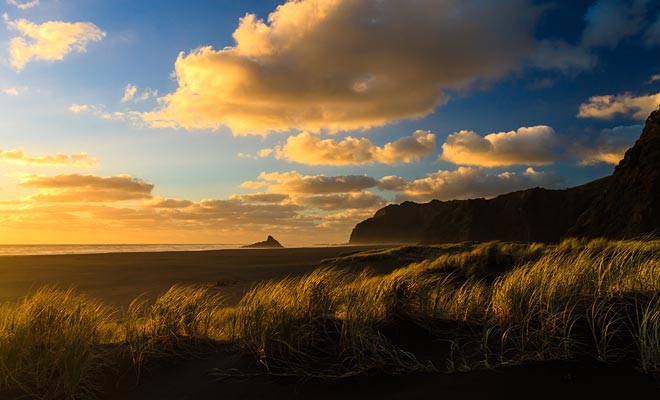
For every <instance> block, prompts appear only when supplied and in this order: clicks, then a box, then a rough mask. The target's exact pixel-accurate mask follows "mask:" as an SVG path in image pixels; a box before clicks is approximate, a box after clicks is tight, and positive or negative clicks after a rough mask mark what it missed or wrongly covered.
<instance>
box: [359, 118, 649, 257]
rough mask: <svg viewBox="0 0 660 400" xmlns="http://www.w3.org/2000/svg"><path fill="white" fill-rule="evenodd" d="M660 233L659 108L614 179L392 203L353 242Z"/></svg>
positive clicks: (538, 239)
mask: <svg viewBox="0 0 660 400" xmlns="http://www.w3.org/2000/svg"><path fill="white" fill-rule="evenodd" d="M658 233H660V110H658V111H655V112H653V113H652V114H651V115H650V116H649V118H648V119H647V121H646V126H645V128H644V130H643V132H642V135H641V137H640V138H639V140H637V142H636V143H635V145H634V146H633V147H632V148H631V149H629V150H628V151H627V152H626V155H625V157H624V159H623V160H622V161H621V162H620V163H619V165H618V166H617V167H616V168H615V170H614V173H613V174H612V175H611V176H608V177H605V178H602V179H598V180H596V181H593V182H590V183H587V184H585V185H582V186H577V187H573V188H569V189H563V190H549V189H542V188H534V189H528V190H523V191H518V192H513V193H508V194H504V195H501V196H497V197H495V198H492V199H471V200H452V201H438V200H433V201H431V202H429V203H425V204H418V203H413V202H404V203H402V204H400V205H389V206H387V207H385V208H383V209H381V210H379V211H378V212H376V214H375V215H374V216H373V217H372V218H369V219H367V220H365V221H362V222H360V223H359V224H357V226H356V227H355V228H354V229H353V232H352V233H351V239H350V242H351V243H420V242H421V243H428V244H430V243H451V242H462V241H487V240H506V241H525V242H556V241H559V240H561V239H562V238H565V237H605V238H612V239H622V238H632V237H638V236H642V235H652V234H658Z"/></svg>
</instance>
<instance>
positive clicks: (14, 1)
mask: <svg viewBox="0 0 660 400" xmlns="http://www.w3.org/2000/svg"><path fill="white" fill-rule="evenodd" d="M7 4H10V5H12V6H14V7H16V8H18V9H19V10H27V9H28V8H32V7H36V6H38V5H39V0H30V1H19V0H7Z"/></svg>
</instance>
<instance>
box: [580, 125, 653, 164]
mask: <svg viewBox="0 0 660 400" xmlns="http://www.w3.org/2000/svg"><path fill="white" fill-rule="evenodd" d="M642 128H644V126H643V125H631V126H617V127H615V128H611V129H603V130H602V131H601V132H600V133H599V134H598V136H597V137H595V138H589V139H586V138H585V139H583V140H582V141H576V143H575V145H574V146H572V150H571V153H572V155H573V157H574V158H576V159H577V160H578V165H580V166H588V165H596V164H600V163H605V164H612V165H617V164H618V163H619V161H621V160H622V159H623V156H624V155H625V154H626V151H627V150H628V149H629V148H630V147H632V145H633V144H634V143H635V140H637V138H638V137H639V135H640V132H641V131H642Z"/></svg>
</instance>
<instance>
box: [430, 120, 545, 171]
mask: <svg viewBox="0 0 660 400" xmlns="http://www.w3.org/2000/svg"><path fill="white" fill-rule="evenodd" d="M556 142H557V138H556V135H555V131H554V130H553V129H552V128H551V127H549V126H545V125H539V126H531V127H522V128H519V129H518V130H516V131H510V132H499V133H491V134H488V135H486V136H484V137H481V136H479V135H478V134H477V133H475V132H473V131H467V130H463V131H459V132H456V133H453V134H451V135H449V136H448V137H447V140H446V141H445V143H444V144H443V145H442V155H441V156H440V157H441V159H442V160H445V161H449V162H451V163H454V164H457V165H475V166H481V167H499V166H509V165H517V164H524V165H545V164H550V163H552V162H553V160H554V151H553V147H554V146H555V145H556Z"/></svg>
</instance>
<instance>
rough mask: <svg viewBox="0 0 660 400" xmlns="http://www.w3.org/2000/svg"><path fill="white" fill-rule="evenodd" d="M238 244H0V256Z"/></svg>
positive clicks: (190, 248)
mask: <svg viewBox="0 0 660 400" xmlns="http://www.w3.org/2000/svg"><path fill="white" fill-rule="evenodd" d="M240 247H241V245H240V244H73V245H72V244H62V245H60V244H57V245H0V256H27V255H48V254H103V253H141V252H162V251H204V250H223V249H238V248H240Z"/></svg>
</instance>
